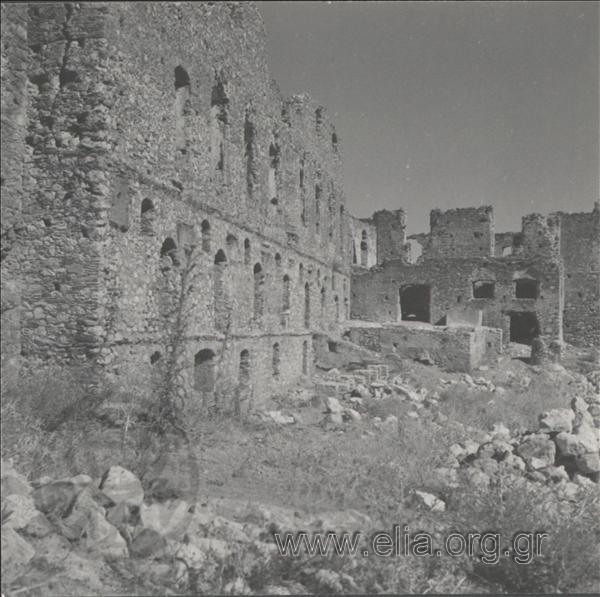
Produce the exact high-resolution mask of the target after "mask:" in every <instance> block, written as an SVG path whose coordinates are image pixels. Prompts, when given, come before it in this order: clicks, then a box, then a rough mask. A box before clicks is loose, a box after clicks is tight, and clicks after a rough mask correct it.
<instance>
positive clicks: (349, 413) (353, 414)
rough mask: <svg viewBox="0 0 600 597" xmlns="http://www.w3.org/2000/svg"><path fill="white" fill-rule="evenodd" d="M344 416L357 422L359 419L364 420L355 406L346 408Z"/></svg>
mask: <svg viewBox="0 0 600 597" xmlns="http://www.w3.org/2000/svg"><path fill="white" fill-rule="evenodd" d="M343 416H344V418H346V419H347V420H349V421H354V422H355V423H357V422H358V421H360V420H362V417H361V415H360V413H359V412H357V411H355V410H354V409H353V408H346V409H344V415H343Z"/></svg>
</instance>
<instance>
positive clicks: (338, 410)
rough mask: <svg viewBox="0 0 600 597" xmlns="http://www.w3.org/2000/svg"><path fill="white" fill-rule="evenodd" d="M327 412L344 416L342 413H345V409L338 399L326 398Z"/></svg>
mask: <svg viewBox="0 0 600 597" xmlns="http://www.w3.org/2000/svg"><path fill="white" fill-rule="evenodd" d="M325 410H326V412H328V413H334V414H342V412H344V407H343V406H342V405H341V404H340V401H339V400H338V399H337V398H334V397H332V396H328V397H327V398H325Z"/></svg>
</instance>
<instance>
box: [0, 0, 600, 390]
mask: <svg viewBox="0 0 600 597" xmlns="http://www.w3.org/2000/svg"><path fill="white" fill-rule="evenodd" d="M265 45H266V42H265V31H264V26H263V22H262V19H261V16H260V14H259V12H258V10H257V8H256V7H255V6H254V5H253V4H251V3H224V2H223V3H211V2H206V3H187V2H174V3H129V2H114V3H113V2H111V3H50V2H49V3H37V4H30V5H27V4H2V180H1V184H2V368H3V372H4V373H5V374H6V375H7V376H9V377H10V375H11V374H12V375H15V374H17V373H18V371H19V370H22V371H26V370H27V369H28V368H30V367H38V366H41V365H45V364H83V363H85V364H87V365H91V366H92V367H93V368H94V369H95V370H96V371H98V372H99V373H100V374H101V375H104V376H106V377H107V378H108V379H110V380H113V381H115V380H119V379H129V378H131V379H133V377H135V376H137V377H136V379H137V378H138V377H139V378H140V379H142V380H144V379H145V380H150V379H152V372H153V370H155V369H156V368H158V367H160V366H161V363H164V360H165V358H166V356H167V354H166V353H167V348H168V338H169V337H170V336H169V334H170V331H171V330H172V329H173V326H174V325H176V323H177V322H179V324H182V323H183V325H182V330H183V332H182V334H183V337H182V341H183V342H184V344H185V351H184V352H185V356H184V363H183V365H184V368H185V370H186V375H187V380H188V383H189V386H190V388H191V389H195V390H197V391H198V392H200V393H204V394H206V393H207V392H211V391H212V390H213V389H214V387H215V384H216V383H217V381H218V379H221V380H225V381H224V382H223V383H226V384H229V385H230V386H244V387H251V388H252V393H253V396H254V400H260V397H262V396H266V395H269V394H273V393H274V392H277V391H280V390H282V389H283V388H284V387H285V386H286V385H290V384H293V383H297V382H298V381H299V380H301V379H302V378H303V376H309V375H310V372H311V368H312V367H313V366H314V358H315V344H314V342H313V338H314V337H316V335H317V334H320V335H326V336H327V337H330V338H331V339H332V342H330V343H329V346H330V347H331V349H332V350H335V345H336V344H335V342H336V341H339V342H343V341H347V340H352V341H353V342H355V343H357V344H362V345H363V346H365V347H367V348H372V349H373V350H377V351H380V352H395V353H397V354H399V355H410V354H411V351H413V352H414V351H418V350H427V351H429V353H430V354H431V355H433V358H434V360H436V359H437V360H439V362H440V364H442V365H443V366H446V367H449V368H451V369H455V370H468V369H469V368H470V367H472V366H474V365H476V364H478V363H480V362H483V360H485V359H487V358H491V357H493V356H494V355H497V354H498V353H499V352H501V351H502V347H503V345H505V344H506V343H507V342H509V341H514V342H521V343H524V344H530V343H531V342H532V340H533V339H534V338H536V337H538V336H542V337H544V338H546V339H547V341H548V342H549V343H552V342H558V343H560V342H563V341H566V342H569V343H572V344H575V345H580V346H600V308H599V303H600V281H599V276H600V207H599V205H598V204H597V203H596V204H595V206H592V205H590V208H592V207H593V209H591V211H590V212H589V213H554V214H550V215H547V216H546V215H545V216H542V215H537V214H533V215H527V216H525V217H524V218H523V222H522V229H521V230H520V231H518V232H514V233H495V231H494V215H493V210H492V208H491V207H478V208H469V209H453V210H449V211H439V210H434V211H432V212H431V221H430V230H429V232H428V233H424V234H416V235H413V236H411V237H407V234H406V222H405V216H404V212H403V210H402V209H398V210H395V211H378V212H376V213H375V214H374V215H373V216H372V217H371V218H368V219H358V218H355V217H353V216H352V215H351V214H350V213H348V211H347V210H346V209H345V207H344V190H343V188H342V179H341V143H340V139H339V138H338V133H337V132H336V129H335V127H334V124H333V123H332V122H331V120H330V119H329V117H328V115H327V112H326V111H325V109H324V108H323V107H322V106H320V105H318V104H316V103H314V102H313V101H312V100H311V99H310V98H309V97H308V96H305V95H297V96H293V97H291V98H284V97H282V95H281V93H280V91H279V90H278V88H277V87H276V84H275V83H274V82H273V81H272V79H271V77H270V75H269V70H268V66H267V54H266V50H265ZM409 200H410V199H407V201H409ZM418 245H420V247H421V254H420V255H418V256H417V255H416V251H414V249H415V247H417V246H418ZM411 250H412V254H411ZM178 318H179V319H178ZM436 355H437V356H436Z"/></svg>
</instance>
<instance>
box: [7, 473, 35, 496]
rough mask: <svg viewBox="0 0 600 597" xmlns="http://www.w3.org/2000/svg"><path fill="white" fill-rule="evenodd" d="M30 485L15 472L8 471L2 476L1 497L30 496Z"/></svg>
mask: <svg viewBox="0 0 600 597" xmlns="http://www.w3.org/2000/svg"><path fill="white" fill-rule="evenodd" d="M32 491H33V490H32V488H31V485H30V484H29V483H28V481H27V479H26V478H25V477H24V476H23V475H20V474H18V473H17V472H16V471H9V472H8V473H7V474H6V475H4V474H3V476H2V495H31V492H32Z"/></svg>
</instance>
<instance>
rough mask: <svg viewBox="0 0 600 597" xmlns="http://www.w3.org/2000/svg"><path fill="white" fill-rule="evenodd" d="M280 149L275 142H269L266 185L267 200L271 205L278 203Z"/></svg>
mask: <svg viewBox="0 0 600 597" xmlns="http://www.w3.org/2000/svg"><path fill="white" fill-rule="evenodd" d="M280 153H281V152H280V149H279V145H277V143H271V145H270V146H269V179H268V181H267V187H268V192H269V201H270V202H271V203H272V204H273V205H278V204H279V193H278V188H277V186H278V182H279V180H278V179H279V164H280V160H281V158H280Z"/></svg>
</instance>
